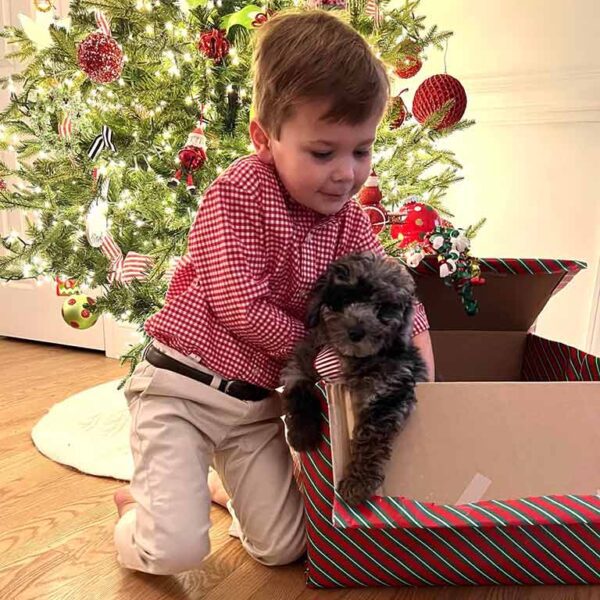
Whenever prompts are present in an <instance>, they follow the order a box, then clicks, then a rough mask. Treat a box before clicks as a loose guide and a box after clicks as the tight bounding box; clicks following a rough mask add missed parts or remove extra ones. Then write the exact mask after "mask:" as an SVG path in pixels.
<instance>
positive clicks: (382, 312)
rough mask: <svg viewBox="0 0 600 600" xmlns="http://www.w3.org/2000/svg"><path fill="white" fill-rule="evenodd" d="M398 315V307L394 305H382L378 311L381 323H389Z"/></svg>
mask: <svg viewBox="0 0 600 600" xmlns="http://www.w3.org/2000/svg"><path fill="white" fill-rule="evenodd" d="M395 314H396V307H395V306H394V305H393V304H382V305H381V306H380V307H379V310H378V311H377V317H378V319H379V320H380V321H383V322H385V321H389V320H390V319H393V318H394V316H395Z"/></svg>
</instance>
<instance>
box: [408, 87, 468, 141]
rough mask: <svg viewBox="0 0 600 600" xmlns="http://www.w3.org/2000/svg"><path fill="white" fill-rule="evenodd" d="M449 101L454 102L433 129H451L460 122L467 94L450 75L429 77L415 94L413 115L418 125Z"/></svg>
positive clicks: (465, 106) (465, 105)
mask: <svg viewBox="0 0 600 600" xmlns="http://www.w3.org/2000/svg"><path fill="white" fill-rule="evenodd" d="M449 100H454V104H453V105H452V106H451V107H450V110H449V111H448V113H447V114H446V116H445V117H444V118H443V119H442V121H441V122H440V123H439V125H438V126H437V127H435V129H437V130H440V129H445V128H446V127H451V126H452V125H456V123H458V122H459V121H460V119H461V117H462V116H463V115H464V114H465V109H466V108H467V93H466V92H465V88H464V87H463V86H462V84H461V82H460V81H458V79H456V78H455V77H452V76H451V75H434V76H433V77H429V78H428V79H426V80H425V81H424V82H423V83H422V84H421V85H420V86H419V87H418V88H417V91H416V92H415V97H414V99H413V115H414V116H415V118H416V119H417V121H419V123H424V122H425V121H426V120H427V118H428V117H430V116H431V115H432V114H434V113H435V112H436V111H438V110H440V109H441V108H442V107H443V106H444V104H446V102H448V101H449Z"/></svg>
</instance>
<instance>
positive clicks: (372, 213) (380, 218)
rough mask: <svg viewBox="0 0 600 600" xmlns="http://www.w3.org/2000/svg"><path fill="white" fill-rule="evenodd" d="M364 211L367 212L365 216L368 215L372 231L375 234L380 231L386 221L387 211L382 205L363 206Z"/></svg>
mask: <svg viewBox="0 0 600 600" xmlns="http://www.w3.org/2000/svg"><path fill="white" fill-rule="evenodd" d="M364 211H365V212H366V213H367V217H369V221H370V222H371V229H372V230H373V233H374V234H375V235H377V234H379V233H381V231H382V230H383V228H384V227H385V226H386V224H387V222H388V216H387V211H386V210H385V208H384V207H383V205H381V204H379V205H377V206H365V207H364Z"/></svg>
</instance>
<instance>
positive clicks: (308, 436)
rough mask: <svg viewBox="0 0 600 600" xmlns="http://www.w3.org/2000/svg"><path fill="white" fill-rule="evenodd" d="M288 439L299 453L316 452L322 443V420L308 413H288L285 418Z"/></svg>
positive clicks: (318, 416)
mask: <svg viewBox="0 0 600 600" xmlns="http://www.w3.org/2000/svg"><path fill="white" fill-rule="evenodd" d="M285 424H286V425H287V439H288V442H289V444H290V446H291V447H292V448H293V449H294V450H297V451H298V452H306V451H307V450H314V449H315V448H316V447H317V446H318V445H319V442H320V441H321V418H320V415H313V414H310V413H307V412H295V413H288V414H287V415H286V416H285Z"/></svg>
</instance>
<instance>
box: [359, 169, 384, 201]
mask: <svg viewBox="0 0 600 600" xmlns="http://www.w3.org/2000/svg"><path fill="white" fill-rule="evenodd" d="M382 199H383V194H382V193H381V190H380V189H379V178H378V177H377V175H376V173H375V171H371V175H369V177H368V178H367V180H366V181H365V185H364V187H363V188H362V189H361V190H360V192H359V193H358V201H359V202H360V204H361V205H362V206H376V205H377V204H381V200H382Z"/></svg>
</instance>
